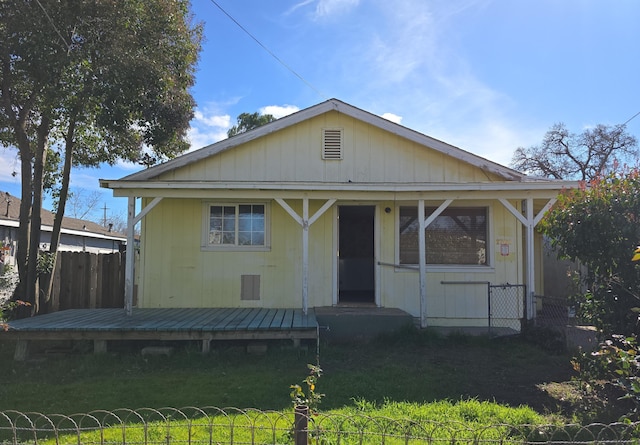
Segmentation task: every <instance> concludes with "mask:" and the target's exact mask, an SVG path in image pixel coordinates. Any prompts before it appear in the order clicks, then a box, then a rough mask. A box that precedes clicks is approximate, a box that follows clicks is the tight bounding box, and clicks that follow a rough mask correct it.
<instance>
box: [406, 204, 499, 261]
mask: <svg viewBox="0 0 640 445" xmlns="http://www.w3.org/2000/svg"><path fill="white" fill-rule="evenodd" d="M414 206H415V207H416V208H417V207H418V204H417V203H415V202H406V203H404V202H403V203H397V205H396V209H395V214H396V218H395V223H396V227H395V263H396V265H397V266H396V272H408V271H412V270H413V271H417V270H418V265H417V264H400V208H401V207H414ZM427 207H437V204H434V203H427V202H425V208H427ZM451 207H452V208H453V207H457V208H484V209H486V219H487V220H486V225H487V227H486V236H487V239H486V252H485V255H486V263H485V264H434V263H427V264H426V269H427V271H433V272H490V271H493V270H494V263H493V262H494V258H493V254H494V251H493V244H494V234H493V229H492V225H493V224H492V222H493V207H492V206H491V205H490V204H489V203H487V202H469V201H460V202H458V203H457V205H452V206H451Z"/></svg>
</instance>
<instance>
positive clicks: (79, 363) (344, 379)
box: [0, 329, 617, 443]
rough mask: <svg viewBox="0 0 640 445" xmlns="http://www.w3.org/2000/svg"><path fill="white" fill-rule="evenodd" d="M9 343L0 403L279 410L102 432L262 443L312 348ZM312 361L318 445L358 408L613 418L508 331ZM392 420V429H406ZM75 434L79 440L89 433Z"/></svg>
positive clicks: (399, 343) (446, 418)
mask: <svg viewBox="0 0 640 445" xmlns="http://www.w3.org/2000/svg"><path fill="white" fill-rule="evenodd" d="M13 346H14V345H13V344H11V343H0V375H1V376H2V379H3V380H2V384H0V411H8V410H17V411H21V412H39V413H44V414H51V413H56V414H62V415H72V414H76V413H88V412H92V411H97V410H107V411H113V410H118V409H122V408H124V409H133V410H139V409H142V408H151V409H162V408H165V407H174V408H184V407H220V408H224V407H237V408H241V409H244V408H255V409H258V410H263V411H268V410H275V411H279V412H280V413H266V414H256V417H255V419H250V418H248V417H246V416H244V415H241V416H239V417H238V416H235V417H233V416H232V417H231V418H228V417H225V416H218V417H215V416H214V417H209V418H208V420H207V419H205V421H204V424H202V416H199V415H196V414H193V416H195V417H197V418H198V419H199V420H198V421H197V422H192V423H191V425H190V427H189V425H187V424H185V423H184V422H183V423H182V424H180V423H179V421H178V420H176V419H173V420H171V424H172V425H171V432H170V433H168V432H167V430H166V427H167V423H166V422H165V423H161V424H151V425H147V427H143V426H142V425H141V424H140V423H138V422H135V421H131V422H129V421H127V425H126V428H124V429H123V428H122V427H121V426H117V427H115V428H112V429H107V430H105V432H104V434H105V435H107V436H113V437H115V438H117V437H120V438H122V436H123V434H125V435H126V436H127V441H128V442H131V443H134V442H136V441H142V442H144V440H145V434H147V439H149V437H150V436H153V437H154V438H163V437H165V436H166V435H167V434H170V435H171V437H172V438H173V439H175V440H178V438H180V437H183V436H184V437H186V435H189V434H191V435H192V437H195V436H198V437H202V438H203V441H204V442H207V438H208V437H209V436H210V435H214V436H215V437H216V440H223V439H224V438H225V437H226V436H227V435H229V434H230V429H229V422H232V423H233V424H234V425H235V426H236V427H237V428H236V429H235V430H234V434H236V435H239V436H238V437H244V436H243V435H245V436H246V438H247V437H248V435H249V434H250V432H249V431H250V429H249V428H245V427H246V425H244V424H243V422H244V423H250V424H255V425H256V426H258V427H261V429H260V430H259V433H256V434H260V435H261V436H264V437H265V438H266V439H265V440H267V439H268V437H270V436H273V435H274V434H275V435H277V436H278V437H277V439H278V441H281V442H282V441H285V442H286V440H285V439H287V434H289V428H290V425H291V416H292V413H291V408H292V405H291V401H290V398H289V392H290V389H289V386H290V385H291V384H295V383H298V384H300V383H301V382H302V380H303V379H304V378H305V377H306V375H307V372H308V369H307V363H314V362H315V360H316V357H315V345H309V349H308V351H307V350H305V349H302V350H297V349H293V348H291V347H290V346H289V345H288V343H270V344H269V351H268V352H267V353H266V354H265V355H250V354H247V353H246V352H245V351H244V348H243V347H242V346H240V345H235V344H231V343H218V344H216V345H215V349H214V350H213V351H212V353H211V354H210V355H207V356H203V355H201V354H200V353H199V351H198V350H197V349H196V347H195V346H196V345H191V347H178V348H177V349H176V352H175V354H174V355H172V356H171V357H164V356H162V357H146V358H145V357H142V356H141V355H140V353H139V352H140V347H141V345H136V347H133V348H130V349H119V350H117V351H116V352H110V353H109V354H106V355H102V356H95V355H92V354H80V353H74V354H67V355H63V356H51V355H34V356H33V359H32V360H29V361H27V362H22V363H20V362H15V361H13V359H12V354H13ZM180 346H184V345H180ZM114 349H115V348H114ZM320 365H321V366H322V368H323V370H324V375H323V376H322V377H321V378H320V380H319V382H318V387H317V391H318V392H321V393H324V394H325V397H324V398H323V400H322V403H321V405H320V407H319V408H320V410H319V414H320V416H319V417H318V418H316V423H317V422H320V420H321V419H323V418H324V417H322V416H325V415H328V416H331V417H330V418H328V419H326V423H325V424H324V426H322V425H320V424H318V425H316V426H317V427H318V428H319V429H322V431H324V433H323V434H325V436H323V437H325V438H326V443H332V442H335V441H336V440H337V438H336V437H335V435H334V436H331V434H334V433H330V432H329V430H331V428H330V427H329V425H331V424H334V423H335V419H336V416H338V418H340V416H342V417H343V418H344V419H355V420H348V421H346V423H344V424H343V426H344V428H346V429H347V430H349V429H351V430H352V433H349V434H354V436H353V437H356V436H357V434H358V433H357V430H358V428H359V426H358V425H361V424H362V420H358V419H359V416H362V415H364V416H367V418H370V417H375V418H379V417H384V418H393V419H403V420H402V422H405V420H406V419H411V420H413V421H416V422H421V423H425V422H427V423H429V422H431V423H433V422H435V423H439V422H442V423H449V424H452V423H453V424H458V423H459V424H460V425H464V427H463V429H466V428H471V429H470V430H469V431H476V432H477V431H478V429H479V430H482V429H483V428H484V426H486V425H493V424H512V425H513V424H518V425H519V424H532V423H533V424H541V423H549V422H557V421H560V422H563V421H564V422H567V421H584V422H590V421H594V420H599V421H602V422H609V421H611V420H614V419H617V417H607V415H608V414H607V413H604V414H603V412H589V411H585V406H584V405H583V404H581V398H580V397H573V398H570V397H568V392H569V391H574V393H575V388H576V386H575V384H574V383H573V382H571V375H572V370H571V365H570V355H569V354H566V353H549V352H547V351H545V350H543V349H541V348H539V347H537V346H535V345H533V344H531V343H527V342H525V341H523V340H521V339H518V338H505V339H494V340H489V339H486V338H473V337H465V336H454V337H449V338H442V337H439V336H437V335H435V334H434V333H432V332H430V331H424V332H418V331H416V330H412V329H410V330H407V331H405V332H401V333H397V334H394V335H390V336H386V337H384V338H380V339H377V340H376V341H373V342H371V343H368V344H342V345H341V344H322V345H321V353H320ZM545 388H553V391H547V390H545ZM569 400H572V401H571V402H568V401H569ZM124 412H126V411H124ZM585 413H587V414H588V416H585ZM580 416H582V417H580ZM195 417H194V418H195ZM364 421H365V422H369V423H371V421H370V420H364ZM176 422H177V423H176ZM350 422H354V423H350ZM402 422H401V423H400V424H397V425H396V426H395V427H393V428H399V429H400V430H402V428H405V429H406V425H405V424H404V423H402ZM274 425H275V427H274ZM375 425H379V424H378V423H377V422H373V423H371V425H369V426H368V428H374V429H375V428H376V426H375ZM321 426H322V428H321ZM325 427H326V428H325ZM380 428H382V427H380ZM384 428H387V430H388V427H384ZM411 428H414V426H411ZM415 428H418V429H421V428H423V427H422V426H420V427H415ZM469 431H467V433H469ZM495 431H496V434H498V433H499V434H509V433H510V432H509V431H508V429H507V430H504V431H503V430H495ZM421 433H423V434H424V433H425V431H424V430H422V431H421ZM428 433H429V434H435V432H428ZM441 433H442V432H438V434H441ZM467 433H465V434H467ZM86 434H87V435H88V436H86V437H83V439H82V442H83V443H91V442H94V441H99V440H98V439H99V438H98V439H96V436H95V435H96V434H97V433H95V432H94V433H89V432H87V433H86ZM442 434H445V433H442ZM446 434H451V432H449V433H446ZM456 434H462V433H456ZM469 434H471V433H469ZM483 434H485V433H483ZM486 434H489V432H486ZM491 434H493V433H491ZM92 435H93V436H92ZM372 437H375V436H372ZM377 437H378V439H379V437H380V436H377ZM456 437H457V438H461V437H462V436H459V435H457V436H456ZM236 439H237V437H236ZM281 439H282V440H281ZM149 440H150V439H149ZM154 440H155V439H154ZM238 440H239V439H238ZM371 440H372V441H373V443H375V442H376V439H375V438H373V439H371ZM194 441H195V439H194ZM341 442H342V443H349V440H341ZM364 443H367V441H365V442H364ZM386 443H393V441H386Z"/></svg>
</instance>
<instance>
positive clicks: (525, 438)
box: [0, 407, 640, 445]
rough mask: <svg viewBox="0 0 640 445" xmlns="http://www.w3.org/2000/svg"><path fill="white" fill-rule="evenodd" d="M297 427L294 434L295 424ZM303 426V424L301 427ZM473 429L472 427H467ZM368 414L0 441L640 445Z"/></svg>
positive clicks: (10, 434) (88, 417)
mask: <svg viewBox="0 0 640 445" xmlns="http://www.w3.org/2000/svg"><path fill="white" fill-rule="evenodd" d="M296 425H297V429H296V428H295V426H296ZM305 425H306V427H305ZM470 425H471V426H470ZM473 425H474V424H473V423H472V422H471V423H469V424H458V423H453V422H451V423H439V422H431V421H429V420H427V419H390V418H385V417H372V416H367V415H360V414H354V415H344V414H319V415H313V416H308V415H305V414H304V412H303V413H298V414H294V412H293V411H289V412H281V411H260V410H255V409H246V410H243V409H237V408H224V409H223V408H215V407H206V408H195V407H190V408H181V409H174V408H163V409H139V410H128V409H121V410H114V411H94V412H91V413H87V414H76V415H71V416H66V415H44V414H39V413H23V412H17V411H4V412H0V443H1V444H3V445H4V444H14V445H15V444H77V445H81V444H83V445H91V444H109V445H112V444H129V445H133V444H145V445H147V444H158V445H159V444H165V445H171V444H296V445H302V444H445V443H446V444H498V443H499V444H529V443H541V442H542V443H548V444H587V443H589V444H591V443H598V444H606V443H616V444H638V443H639V442H640V439H639V438H640V423H612V424H591V425H586V426H581V425H504V424H498V425H490V426H486V425H477V426H473Z"/></svg>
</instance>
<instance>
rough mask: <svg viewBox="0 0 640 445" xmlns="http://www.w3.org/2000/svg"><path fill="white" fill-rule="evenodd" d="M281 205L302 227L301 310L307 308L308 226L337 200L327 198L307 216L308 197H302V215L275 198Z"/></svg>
mask: <svg viewBox="0 0 640 445" xmlns="http://www.w3.org/2000/svg"><path fill="white" fill-rule="evenodd" d="M275 200H276V202H277V203H278V204H280V207H282V208H283V209H284V210H285V211H286V212H287V213H288V214H289V215H290V216H291V217H292V218H293V219H294V220H295V221H296V222H297V223H298V224H299V225H300V227H302V311H303V312H304V314H305V315H306V314H307V311H308V310H309V227H311V225H312V224H313V223H314V222H316V221H317V220H318V218H320V217H321V216H322V215H323V214H324V212H326V211H327V210H328V209H329V208H331V206H332V205H333V204H334V203H335V202H336V201H337V200H336V199H329V200H327V202H325V203H324V204H323V205H322V207H320V208H319V209H318V211H317V212H316V213H314V214H313V216H312V217H311V218H309V198H306V197H305V198H302V217H301V216H300V215H298V214H297V213H296V211H295V210H293V209H292V208H291V206H290V205H289V204H287V202H286V201H285V200H284V199H282V198H275Z"/></svg>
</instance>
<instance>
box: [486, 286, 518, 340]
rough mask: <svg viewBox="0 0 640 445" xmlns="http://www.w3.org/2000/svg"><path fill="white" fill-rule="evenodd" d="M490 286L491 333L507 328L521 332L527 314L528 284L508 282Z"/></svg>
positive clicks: (489, 311)
mask: <svg viewBox="0 0 640 445" xmlns="http://www.w3.org/2000/svg"><path fill="white" fill-rule="evenodd" d="M488 287H489V292H488V294H489V295H488V299H487V300H488V305H489V307H488V309H489V310H488V313H489V335H492V334H495V333H497V331H498V330H506V329H509V330H514V331H516V332H520V330H521V326H522V324H521V323H522V320H523V319H524V318H525V316H526V312H525V311H526V309H525V308H526V302H525V299H526V295H527V286H526V285H525V284H509V283H506V284H489V285H488Z"/></svg>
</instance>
